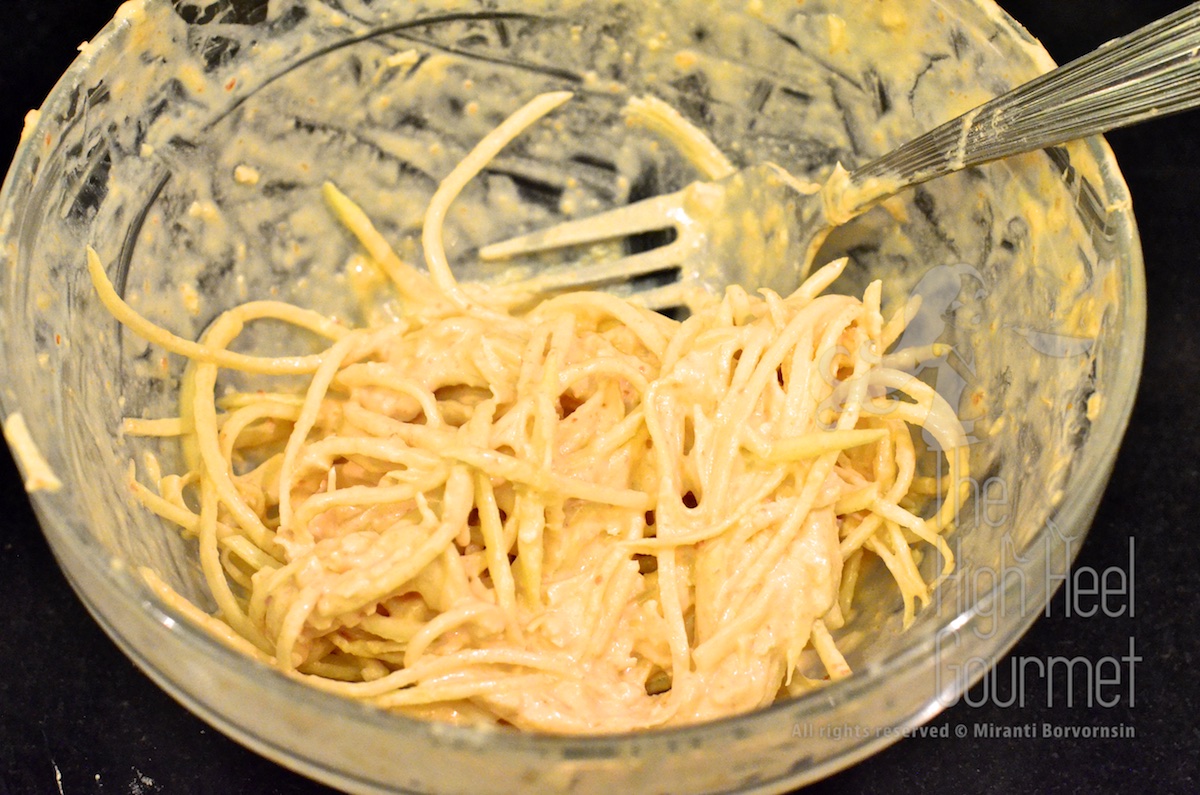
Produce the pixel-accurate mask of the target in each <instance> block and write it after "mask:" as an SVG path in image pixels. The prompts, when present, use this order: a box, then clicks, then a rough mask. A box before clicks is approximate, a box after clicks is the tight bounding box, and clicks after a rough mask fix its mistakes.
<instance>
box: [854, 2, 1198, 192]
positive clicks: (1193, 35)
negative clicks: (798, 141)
mask: <svg viewBox="0 0 1200 795" xmlns="http://www.w3.org/2000/svg"><path fill="white" fill-rule="evenodd" d="M1197 105H1200V2H1197V3H1193V4H1192V5H1189V6H1187V7H1186V8H1183V9H1180V10H1179V11H1176V12H1175V13H1173V14H1170V15H1169V16H1166V17H1163V18H1162V19H1160V20H1158V21H1156V22H1152V23H1151V24H1149V25H1147V26H1146V27H1144V28H1141V29H1139V30H1136V31H1134V32H1133V33H1130V34H1129V35H1127V36H1123V37H1121V38H1119V39H1115V40H1113V41H1110V42H1108V43H1107V44H1104V45H1101V46H1100V47H1099V48H1098V49H1096V50H1094V51H1092V52H1091V53H1088V54H1087V55H1084V56H1082V57H1081V58H1078V59H1076V60H1074V61H1072V62H1071V63H1069V64H1067V65H1065V66H1062V67H1059V68H1057V69H1054V70H1052V71H1050V72H1047V73H1045V74H1043V75H1041V76H1040V77H1038V78H1035V79H1034V80H1031V81H1030V82H1028V83H1025V84H1023V85H1021V86H1018V87H1017V88H1015V89H1013V90H1012V91H1009V92H1007V93H1005V94H1001V95H1000V96H998V97H996V98H995V99H992V100H990V101H988V102H987V103H985V104H983V105H981V106H979V107H978V108H976V109H975V110H971V111H968V112H967V113H964V114H963V115H961V116H959V117H958V118H956V119H953V120H951V121H948V122H946V123H945V124H943V125H941V126H940V127H937V128H935V129H933V130H931V131H929V132H928V133H926V134H925V135H922V136H920V137H919V138H915V139H913V140H912V141H910V142H909V143H907V144H904V145H903V146H901V147H899V148H898V149H895V150H893V151H892V152H890V153H889V154H887V155H884V156H883V157H881V158H879V159H878V160H875V161H873V162H871V163H868V164H866V165H864V166H862V167H861V168H858V169H856V170H855V171H853V172H852V173H851V175H850V179H851V182H852V183H855V184H857V185H859V186H862V188H863V194H862V196H863V201H862V208H861V209H865V207H866V206H869V205H870V204H873V203H874V202H876V201H878V200H880V199H883V198H886V197H887V196H890V195H892V194H894V193H895V192H896V191H897V190H898V189H900V188H903V187H908V186H910V185H916V184H919V183H921V182H925V181H926V180H930V179H933V178H934V177H940V176H942V175H943V174H949V173H951V172H954V171H959V170H961V169H963V168H966V167H968V166H974V165H978V164H980V163H986V162H989V161H991V160H998V159H1000V158H1003V157H1008V156H1009V155H1015V154H1022V153H1024V152H1032V151H1035V150H1037V149H1042V148H1044V147H1047V146H1053V145H1055V144H1060V143H1064V142H1066V141H1072V140H1075V139H1078V138H1085V137H1087V136H1089V135H1095V134H1097V133H1101V132H1105V131H1107V130H1114V129H1117V128H1119V127H1125V126H1128V125H1130V124H1136V123H1138V122H1141V121H1145V120H1147V119H1151V118H1155V117H1158V116H1165V115H1168V114H1171V113H1177V112H1179V111H1183V110H1187V109H1189V108H1193V107H1196V106H1197ZM870 180H874V181H870ZM897 180H899V182H900V183H901V184H900V185H897V184H896V181H897ZM869 181H870V182H869Z"/></svg>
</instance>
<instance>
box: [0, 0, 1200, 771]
mask: <svg viewBox="0 0 1200 795" xmlns="http://www.w3.org/2000/svg"><path fill="white" fill-rule="evenodd" d="M1002 4H1003V5H1005V6H1006V7H1007V8H1008V9H1009V10H1010V12H1011V13H1012V14H1013V15H1014V16H1015V17H1016V18H1017V19H1020V20H1022V21H1023V22H1024V23H1025V24H1026V25H1027V27H1028V28H1029V29H1030V30H1031V32H1033V34H1034V35H1035V36H1038V37H1039V38H1041V39H1042V41H1043V42H1044V43H1045V45H1046V47H1047V49H1049V51H1050V52H1051V54H1053V55H1054V56H1055V57H1056V58H1057V59H1058V60H1059V61H1060V62H1062V61H1066V60H1069V59H1070V58H1072V57H1074V56H1076V55H1079V54H1082V53H1083V52H1085V51H1086V50H1088V49H1090V48H1092V47H1094V46H1096V45H1098V44H1100V43H1101V42H1103V41H1105V40H1107V39H1110V38H1112V37H1114V36H1117V35H1120V34H1121V33H1124V32H1127V31H1129V30H1132V29H1133V28H1135V27H1137V26H1139V25H1141V24H1145V23H1146V22H1149V21H1150V20H1151V19H1153V18H1154V17H1157V16H1161V15H1163V14H1165V13H1168V12H1169V11H1172V10H1174V9H1175V8H1177V7H1179V6H1181V5H1182V3H1181V2H1180V1H1179V0H1156V1H1153V2H1138V3H1134V2H1133V1H1132V0H1058V2H1034V1H1033V0H1008V2H1004V3H1002ZM117 5H118V3H117V2H116V1H115V0H91V2H87V3H78V2H67V1H66V0H5V2H4V11H5V19H4V22H3V24H0V98H2V99H0V105H2V107H0V161H3V162H5V163H7V162H8V160H9V159H10V157H11V153H12V151H13V149H14V148H15V146H16V141H17V136H18V134H19V133H20V130H21V123H22V117H23V116H24V114H25V112H26V111H27V110H28V109H29V108H31V107H36V106H38V105H40V104H41V101H42V99H43V98H44V97H45V95H46V94H47V93H48V92H49V90H50V88H51V86H52V85H53V83H54V81H55V79H56V78H57V76H58V75H59V74H61V73H62V71H63V70H64V69H65V68H66V67H67V66H68V65H69V63H70V62H71V60H72V59H73V57H74V56H75V54H76V53H75V46H76V45H77V44H78V43H79V42H81V41H84V40H85V39H88V38H91V37H92V36H93V35H94V34H95V33H96V32H97V31H98V30H99V29H100V28H101V26H102V25H103V24H104V23H105V22H106V21H107V20H108V18H109V17H111V16H112V12H113V11H114V10H115V8H116V6H117ZM1109 140H1110V142H1111V144H1112V146H1113V148H1114V149H1115V150H1116V153H1117V157H1118V160H1119V161H1120V163H1121V165H1122V168H1123V171H1124V174H1125V177H1126V179H1127V180H1128V182H1129V185H1130V188H1131V191H1132V194H1133V198H1134V207H1135V210H1136V213H1137V218H1138V221H1139V224H1140V228H1141V234H1142V243H1143V247H1144V250H1145V259H1146V271H1147V273H1146V277H1147V282H1148V292H1149V308H1150V312H1149V330H1148V336H1147V343H1146V365H1145V373H1144V376H1143V381H1142V385H1141V392H1140V394H1139V398H1138V403H1137V406H1136V409H1135V411H1134V415H1133V420H1132V423H1131V425H1130V428H1129V431H1128V435H1127V437H1126V440H1125V444H1124V447H1123V449H1122V451H1121V454H1120V457H1119V458H1118V460H1117V463H1116V469H1115V472H1114V473H1113V477H1112V481H1111V484H1110V486H1109V489H1108V492H1107V494H1106V495H1105V497H1104V500H1103V502H1102V503H1101V505H1100V508H1099V514H1098V516H1097V519H1096V523H1095V526H1094V527H1093V529H1092V531H1091V533H1090V534H1089V535H1088V537H1087V539H1086V541H1085V543H1084V544H1083V547H1082V550H1081V552H1080V556H1079V559H1078V562H1077V566H1079V567H1090V568H1091V569H1092V570H1095V571H1098V572H1100V571H1103V570H1105V569H1107V568H1109V567H1115V568H1116V569H1119V570H1121V571H1123V572H1125V573H1126V574H1128V575H1130V577H1131V580H1132V582H1133V584H1134V588H1135V590H1134V594H1135V596H1134V599H1133V608H1134V611H1135V614H1134V615H1133V616H1132V617H1131V616H1129V615H1125V616H1122V617H1116V618H1112V617H1108V616H1105V615H1103V614H1100V615H1096V616H1092V617H1090V618H1084V617H1081V616H1079V615H1068V611H1067V608H1068V607H1069V606H1070V605H1069V604H1068V603H1067V601H1066V600H1065V597H1064V593H1063V592H1061V591H1060V593H1059V594H1058V596H1057V597H1056V599H1055V600H1054V602H1053V603H1052V605H1051V607H1050V609H1049V616H1048V617H1045V618H1043V619H1041V620H1039V621H1038V623H1037V624H1036V626H1035V627H1034V628H1033V630H1032V631H1031V632H1030V633H1029V634H1028V635H1027V636H1026V637H1025V638H1024V639H1023V640H1022V641H1021V642H1020V644H1018V646H1017V647H1016V649H1015V650H1014V652H1013V655H1015V657H1017V658H1021V657H1033V658H1037V659H1040V660H1046V659H1048V658H1049V657H1051V656H1063V657H1075V656H1083V657H1085V658H1087V659H1088V660H1090V661H1098V660H1100V659H1102V658H1104V657H1110V656H1111V657H1114V658H1120V657H1122V656H1124V655H1128V654H1129V653H1130V648H1131V644H1134V648H1135V652H1134V653H1135V654H1136V655H1137V656H1138V657H1140V660H1138V661H1137V663H1136V666H1135V679H1134V682H1133V686H1132V691H1131V692H1122V693H1121V696H1120V698H1119V699H1118V700H1117V703H1116V704H1115V706H1113V707H1110V708H1104V707H1101V706H1098V705H1097V706H1095V707H1094V708H1091V709H1089V708H1087V706H1086V704H1081V701H1082V698H1081V691H1080V690H1079V688H1076V690H1075V697H1076V698H1075V701H1074V703H1073V704H1072V705H1070V706H1067V704H1066V703H1065V698H1064V696H1065V694H1064V693H1063V692H1062V691H1061V690H1060V691H1059V692H1058V693H1057V694H1053V695H1052V694H1050V693H1048V692H1047V688H1046V682H1045V681H1044V680H1041V679H1037V678H1036V677H1033V678H1031V679H1030V680H1027V681H1026V684H1025V688H1024V694H1025V702H1026V703H1025V705H1024V706H1023V707H1022V706H1019V705H1013V706H1009V707H1007V708H1002V707H1000V706H998V705H997V704H996V702H997V700H998V699H996V698H988V697H985V696H986V695H987V694H984V693H982V692H981V691H979V690H978V689H976V690H975V691H973V696H972V698H971V699H970V700H972V701H975V702H976V703H980V702H982V704H981V706H977V707H976V706H972V705H971V704H970V703H967V701H960V702H959V703H958V704H957V705H955V706H954V707H952V708H950V709H948V710H946V711H945V712H944V713H943V714H942V715H941V716H939V717H938V718H936V719H935V720H934V722H933V723H932V726H934V727H938V728H939V729H941V727H945V731H947V732H948V733H949V735H950V736H949V737H948V738H934V737H921V738H913V739H907V740H904V741H901V742H899V743H897V744H895V745H893V746H892V747H891V748H889V749H888V750H886V751H884V752H882V753H880V754H878V755H876V756H874V757H872V758H870V759H868V760H866V761H865V762H863V763H861V764H859V765H857V766H855V767H853V768H851V769H850V770H848V771H846V772H843V773H841V774H839V775H837V776H834V777H832V778H830V779H828V780H826V781H825V782H822V783H821V784H818V785H816V786H814V787H813V788H812V790H811V791H813V792H834V791H837V792H874V791H883V790H899V791H909V790H934V789H938V790H945V791H949V792H955V791H975V790H984V791H992V792H1000V791H1016V792H1023V791H1038V792H1050V791H1063V792H1070V791H1076V792H1103V791H1115V790H1123V791H1145V792H1198V791H1200V751H1198V750H1197V749H1198V748H1200V728H1197V727H1198V726H1200V719H1198V718H1197V715H1198V714H1200V676H1197V675H1196V672H1195V668H1196V666H1197V665H1200V621H1198V619H1197V613H1196V607H1197V602H1198V600H1197V596H1196V593H1197V586H1196V579H1195V578H1196V573H1197V572H1198V571H1200V551H1198V550H1200V543H1197V541H1196V540H1195V539H1194V538H1193V537H1192V533H1193V532H1196V531H1197V529H1198V525H1200V399H1198V397H1197V396H1198V395H1200V307H1198V306H1197V303H1196V296H1197V293H1198V291H1200V201H1198V199H1200V116H1197V115H1190V116H1183V117H1176V118H1173V119H1166V120H1161V121H1156V122H1154V123H1152V124H1148V125H1144V126H1142V127H1140V128H1135V129H1132V130H1126V131H1121V132H1118V133H1115V134H1113V135H1111V136H1109ZM0 513H2V515H3V516H4V517H6V520H5V522H4V525H3V529H2V530H0V605H3V613H2V617H0V795H9V794H10V793H11V794H12V795H24V793H43V792H44V793H60V792H61V793H66V794H67V795H74V794H75V793H94V792H108V793H130V794H131V795H149V793H243V792H246V793H249V792H253V793H266V794H270V793H280V794H282V793H290V794H294V795H300V794H301V793H305V794H311V793H318V792H329V790H327V789H325V788H323V787H321V786H319V785H316V784H313V783H311V782H309V781H307V780H305V779H303V778H301V777H299V776H297V775H294V774H292V773H290V772H287V771H285V770H283V769H281V768H279V767H277V766H275V765H274V764H272V763H270V762H268V761H266V760H264V759H261V758H259V757H258V756H256V755H254V754H252V753H250V752H249V751H246V750H244V749H243V748H241V747H240V746H238V745H236V744H234V743H233V742H231V741H230V740H227V739H226V738H225V737H223V736H222V735H221V734H219V733H218V732H216V731H215V730H213V729H211V728H209V727H208V726H207V725H205V724H204V723H202V722H201V721H200V720H199V719H197V718H195V717H193V716H192V715H190V714H189V713H188V712H186V711H185V710H184V709H183V708H182V707H180V706H178V705H177V704H176V703H175V702H174V701H172V700H171V699H170V698H169V697H168V696H166V695H165V694H164V693H163V692H162V691H160V690H159V689H158V688H157V687H156V686H154V685H153V684H152V683H151V682H150V680H148V679H147V678H145V677H144V676H143V675H142V674H141V673H140V672H138V671H137V670H136V669H135V668H134V667H133V665H132V664H131V663H130V662H129V661H128V660H127V659H126V658H125V657H124V656H123V655H122V654H121V653H120V652H119V651H118V650H117V648H116V647H115V646H114V645H113V644H112V643H111V642H110V641H109V640H108V639H107V638H106V637H105V636H104V634H103V633H102V632H101V630H100V629H99V627H98V626H97V625H96V624H95V623H94V622H93V621H92V620H91V618H90V617H89V616H88V614H87V613H86V612H85V610H84V609H83V608H82V606H81V605H80V603H79V602H78V600H77V599H76V598H75V596H74V594H73V593H72V591H71V590H70V588H69V586H68V585H67V583H66V581H65V580H64V579H63V576H62V574H61V573H60V572H59V569H58V567H57V565H56V564H55V562H54V559H53V558H52V557H51V555H50V552H49V550H48V548H47V546H46V543H45V541H44V540H43V538H42V536H41V534H40V532H39V530H38V528H37V525H36V523H35V521H34V518H33V514H32V512H31V511H30V509H29V506H28V503H27V502H26V499H25V495H24V492H23V491H22V489H21V487H20V483H19V478H18V476H17V474H16V471H15V469H14V468H13V465H12V462H11V460H10V459H9V457H8V455H7V454H6V453H0ZM1131 539H1132V548H1133V550H1134V552H1133V555H1134V557H1135V558H1136V566H1135V564H1134V563H1133V562H1132V561H1131V560H1130V549H1131ZM998 670H999V671H1001V672H1002V674H1003V676H1010V675H1011V672H1012V671H1014V670H1015V668H1014V663H1013V660H1011V659H1010V660H1007V661H1005V662H1002V663H1001V665H1000V666H999V669H998ZM1048 701H1049V702H1052V703H1049V704H1048V703H1047V702H1048ZM1026 726H1030V727H1032V729H1021V730H1022V731H1032V732H1033V733H1034V734H1035V735H1036V736H1034V737H1012V738H1007V739H1006V738H1003V737H986V736H977V735H978V734H980V733H981V729H980V727H985V728H986V727H1026ZM1047 726H1048V727H1049V728H1050V730H1051V733H1054V732H1058V733H1059V734H1068V733H1070V732H1071V731H1073V730H1074V729H1073V728H1072V727H1126V728H1125V729H1124V730H1123V733H1125V734H1129V733H1130V731H1131V732H1132V734H1133V736H1125V737H1121V738H1118V739H1096V738H1077V737H1069V736H1060V737H1057V738H1056V737H1046V736H1043V735H1045V734H1046V729H1047ZM959 727H963V728H962V729H960V728H959ZM957 731H965V733H966V735H967V736H966V737H965V738H962V739H959V738H957V737H956V736H955V734H956V732H957Z"/></svg>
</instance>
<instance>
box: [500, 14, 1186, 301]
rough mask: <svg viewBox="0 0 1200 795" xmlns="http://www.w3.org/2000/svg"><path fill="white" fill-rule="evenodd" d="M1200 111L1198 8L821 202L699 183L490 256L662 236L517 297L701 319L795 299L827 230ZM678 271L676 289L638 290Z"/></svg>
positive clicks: (897, 156) (983, 111) (750, 177)
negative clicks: (1070, 144) (578, 299)
mask: <svg viewBox="0 0 1200 795" xmlns="http://www.w3.org/2000/svg"><path fill="white" fill-rule="evenodd" d="M1198 104H1200V2H1198V3H1194V4H1192V5H1189V6H1187V7H1186V8H1183V9H1181V10H1179V11H1177V12H1175V13H1173V14H1171V15H1169V16H1167V17H1164V18H1162V19H1160V20H1158V21H1156V22H1153V23H1151V24H1150V25H1147V26H1146V27H1144V28H1141V29H1140V30H1137V31H1135V32H1133V33H1131V34H1129V35H1127V36H1124V37H1122V38H1119V39H1116V40H1114V41H1111V42H1109V43H1107V44H1104V45H1102V46H1101V47H1099V48H1098V49H1096V50H1094V51H1093V52H1091V53H1089V54H1087V55H1085V56H1083V57H1081V58H1079V59H1077V60H1075V61H1072V62H1071V63H1069V64H1067V65H1065V66H1061V67H1059V68H1057V69H1054V70H1052V71H1050V72H1047V73H1046V74H1043V75H1041V76H1040V77H1037V78H1035V79H1034V80H1031V81H1029V82H1028V83H1025V84H1023V85H1021V86H1018V87H1017V88H1014V89H1013V90H1011V91H1009V92H1007V93H1005V94H1002V95H1000V96H999V97H996V98H995V99H992V100H990V101H989V102H987V103H985V104H983V105H981V106H979V107H978V108H976V109H974V110H971V111H968V112H967V113H964V114H963V115H961V116H959V117H958V118H956V119H953V120H951V121H948V122H946V123H945V124H943V125H941V126H940V127H937V128H935V129H933V130H931V131H930V132H927V133H925V134H924V135H922V136H920V137H918V138H915V139H913V140H912V141H910V142H908V143H906V144H904V145H902V146H900V147H899V148H897V149H895V150H893V151H892V152H890V153H889V154H886V155H884V156H883V157H881V158H879V159H878V160H875V161H873V162H870V163H867V164H866V165H863V166H860V167H858V168H856V169H855V170H854V171H852V172H850V173H849V174H846V173H845V172H844V171H842V172H835V177H834V178H833V179H831V180H830V181H829V182H828V183H826V185H825V186H824V187H823V188H821V189H819V190H817V189H815V186H806V185H804V184H803V183H801V182H800V181H798V180H796V179H795V178H793V177H791V176H790V175H789V174H788V173H787V172H786V171H784V170H783V169H782V168H780V167H779V166H776V165H773V164H764V165H756V166H751V167H749V168H746V169H743V170H740V171H738V172H736V173H734V174H733V175H732V176H729V177H727V178H725V179H722V180H717V181H712V182H695V183H692V184H691V185H689V186H687V187H686V188H684V189H683V190H680V191H677V192H675V193H670V194H665V195H661V196H656V197H653V198H650V199H646V200H645V201H640V202H637V203H634V204H630V205H627V206H625V207H621V208H618V209H616V210H612V211H611V212H606V213H601V214H599V215H596V216H593V217H591V218H586V219H582V220H579V221H571V222H567V223H564V224H560V225H558V226H554V227H551V228H549V229H544V230H542V231H539V232H534V233H532V234H527V235H522V236H520V237H516V238H512V239H510V240H506V241H504V242H500V243H495V244H492V245H489V246H486V247H484V248H483V249H481V250H480V256H481V258H482V259H484V260H485V261H492V260H499V259H510V258H513V257H518V256H523V255H527V254H532V253H536V252H540V251H546V250H549V249H556V248H563V247H567V246H580V245H584V244H588V243H596V242H600V241H603V240H609V239H614V238H622V237H627V236H630V235H636V234H641V233H645V232H653V231H659V230H669V229H674V230H675V238H674V240H673V242H671V243H669V244H668V245H665V246H662V247H660V248H656V249H652V250H650V251H645V252H642V253H639V254H633V255H630V256H626V257H621V258H619V259H614V260H609V261H607V262H589V263H576V264H567V265H556V266H549V267H545V268H542V269H541V270H539V271H537V273H536V275H534V276H532V277H530V278H527V279H525V280H523V281H521V282H519V283H518V284H516V285H511V286H513V287H518V288H520V289H521V290H522V291H528V292H529V293H533V294H544V293H550V292H558V291H565V290H572V289H580V288H593V289H598V288H603V289H608V290H610V291H614V292H618V293H624V294H626V295H631V296H632V297H633V298H634V299H635V300H637V301H638V302H639V303H642V304H644V305H646V306H649V307H651V308H656V309H663V308H667V307H671V306H681V305H686V306H689V307H691V306H694V305H696V303H697V302H698V301H699V300H701V299H700V296H701V295H713V294H717V295H719V294H720V293H721V292H723V290H724V288H725V287H726V286H727V285H731V284H742V285H744V286H747V287H749V286H757V287H768V288H771V289H773V290H775V291H776V292H779V293H781V294H787V293H790V292H791V291H793V290H794V289H795V288H796V287H797V286H798V285H799V283H800V281H801V279H802V278H803V277H804V276H805V273H806V271H807V269H808V267H809V266H810V265H811V258H812V256H813V255H814V254H816V251H817V249H818V248H819V247H820V244H821V243H822V242H823V241H824V240H825V238H826V236H827V235H828V234H829V232H830V231H831V230H832V228H833V227H835V226H837V225H840V224H843V223H845V222H846V221H848V220H850V219H851V218H854V217H855V216H857V215H859V214H861V213H862V212H864V211H865V210H867V209H869V208H870V207H872V206H873V205H875V204H876V203H878V202H880V201H882V200H883V199H886V198H888V197H890V196H893V195H895V194H896V193H899V192H900V191H902V190H904V189H905V188H908V187H911V186H913V185H918V184H920V183H922V182H925V181H928V180H931V179H934V178H936V177H940V176H943V175H945V174H950V173H953V172H955V171H959V170H962V169H964V168H967V167H969V166H974V165H978V164H981V163H986V162H989V161H992V160H998V159H1000V158H1004V157H1008V156H1010V155H1015V154H1021V153H1025V152H1031V151H1035V150H1038V149H1042V148H1045V147H1048V146H1053V145H1055V144H1061V143H1063V142H1066V141H1071V140H1075V139H1079V138H1084V137H1087V136H1089V135H1094V134H1097V133H1101V132H1104V131H1107V130H1113V129H1117V128H1119V127H1124V126H1128V125H1131V124H1135V123H1137V122H1141V121H1144V120H1146V119H1150V118H1155V117H1158V116H1165V115H1167V114H1170V113H1176V112H1179V111H1183V110H1187V109H1189V108H1192V107H1195V106H1196V105H1198ZM670 269H678V274H679V275H678V277H676V280H675V281H674V282H672V283H669V284H666V285H661V286H656V287H651V288H647V289H638V288H636V287H631V285H630V280H631V279H633V278H634V277H637V276H641V275H644V274H649V273H655V272H658V271H664V270H670Z"/></svg>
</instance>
